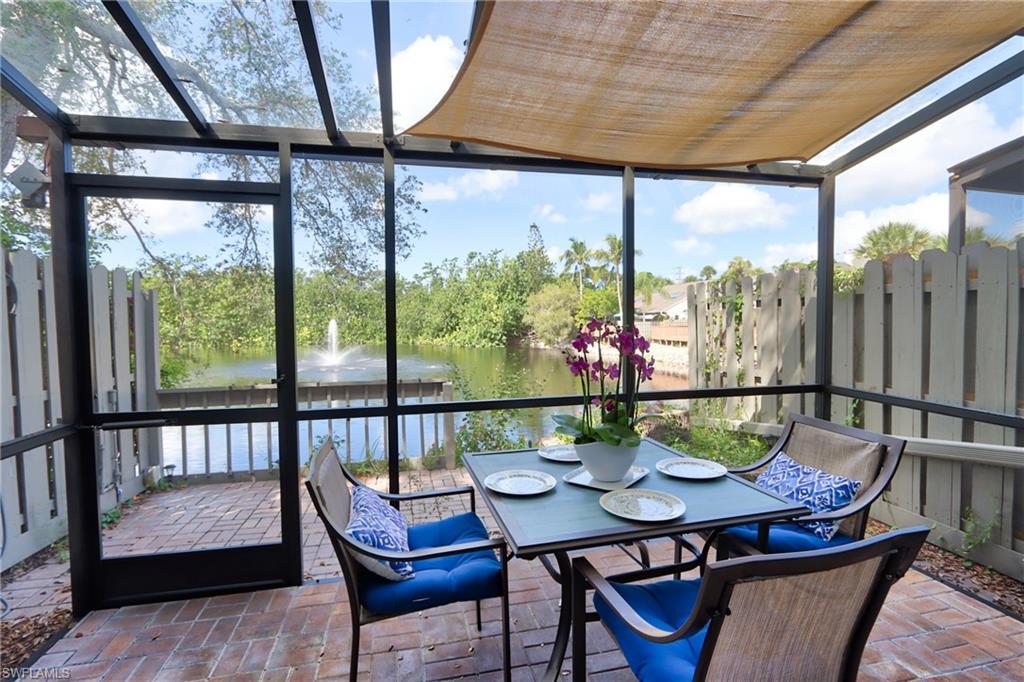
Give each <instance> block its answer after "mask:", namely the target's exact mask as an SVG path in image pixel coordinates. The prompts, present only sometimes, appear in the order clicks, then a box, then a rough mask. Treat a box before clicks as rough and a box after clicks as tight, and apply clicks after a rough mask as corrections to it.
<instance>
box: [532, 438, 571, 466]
mask: <svg viewBox="0 0 1024 682" xmlns="http://www.w3.org/2000/svg"><path fill="white" fill-rule="evenodd" d="M537 454H538V455H540V456H541V457H543V458H544V459H550V460H551V461H552V462H564V463H568V464H578V463H579V461H580V457H579V455H577V454H576V448H575V446H573V445H572V444H571V443H570V444H568V445H549V446H547V447H545V448H538V450H537Z"/></svg>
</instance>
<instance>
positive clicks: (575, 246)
mask: <svg viewBox="0 0 1024 682" xmlns="http://www.w3.org/2000/svg"><path fill="white" fill-rule="evenodd" d="M593 255H594V254H593V252H592V251H591V250H590V249H589V248H588V247H587V244H586V242H584V241H582V240H580V239H576V238H575V237H570V238H569V248H568V249H566V250H565V252H564V253H563V254H562V272H563V274H572V275H573V276H574V277H575V278H576V280H577V283H578V285H579V295H580V301H581V302H582V301H583V278H584V276H585V274H586V271H587V268H588V267H590V259H591V258H593Z"/></svg>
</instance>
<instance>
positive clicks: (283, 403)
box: [229, 143, 302, 585]
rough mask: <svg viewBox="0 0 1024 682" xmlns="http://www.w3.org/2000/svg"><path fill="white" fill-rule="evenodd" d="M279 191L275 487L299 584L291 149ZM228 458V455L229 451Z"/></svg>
mask: <svg viewBox="0 0 1024 682" xmlns="http://www.w3.org/2000/svg"><path fill="white" fill-rule="evenodd" d="M278 163H279V166H280V178H281V179H280V190H279V194H278V200H277V203H276V204H275V206H274V322H275V325H276V327H277V329H276V335H275V342H276V345H277V408H278V414H279V415H280V418H279V420H278V422H277V444H278V446H277V447H278V457H279V458H280V467H281V469H280V476H281V480H280V486H281V545H282V550H283V552H284V567H285V570H284V576H282V577H283V578H284V579H285V580H286V581H287V582H288V583H289V584H292V585H300V584H302V526H301V520H300V513H299V425H298V409H299V408H298V394H297V392H296V391H297V389H296V377H295V374H296V372H297V368H296V359H295V358H296V353H295V245H294V243H293V235H292V152H291V147H290V146H289V145H288V144H287V143H285V144H282V145H281V147H280V150H279V151H278ZM229 456H230V455H229Z"/></svg>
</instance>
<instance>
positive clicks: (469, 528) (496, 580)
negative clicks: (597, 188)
mask: <svg viewBox="0 0 1024 682" xmlns="http://www.w3.org/2000/svg"><path fill="white" fill-rule="evenodd" d="M486 539H487V529H486V528H484V524H483V523H482V522H481V521H480V518H479V517H477V515H476V514H460V515H458V516H453V517H451V518H447V519H444V520H443V521H434V522H433V523H424V524H422V525H419V526H410V527H409V549H413V550H415V549H424V548H427V547H447V546H449V545H458V544H463V543H466V542H474V541H476V540H486ZM412 566H413V569H414V570H415V575H414V576H413V577H412V578H409V579H408V580H403V581H401V582H391V581H389V580H384V579H382V578H379V577H377V576H375V575H372V574H370V573H367V572H366V571H364V572H362V573H361V574H360V577H359V592H360V597H361V599H362V602H363V606H365V607H366V608H367V609H369V610H370V611H372V612H373V613H376V614H380V615H384V614H395V613H408V612H410V611H419V610H421V609H429V608H433V607H435V606H442V605H444V604H451V603H453V602H457V601H474V600H477V599H487V598H489V597H499V596H501V563H500V562H499V561H498V558H497V556H495V554H494V552H492V551H489V550H484V551H480V552H470V553H468V554H453V555H450V556H446V557H440V558H437V559H426V560H423V561H414V562H412Z"/></svg>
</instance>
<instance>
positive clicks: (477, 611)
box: [476, 599, 484, 632]
mask: <svg viewBox="0 0 1024 682" xmlns="http://www.w3.org/2000/svg"><path fill="white" fill-rule="evenodd" d="M483 629H484V626H483V624H482V623H481V622H480V600H479V599H477V600H476V631H477V632H480V631H482V630H483Z"/></svg>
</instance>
